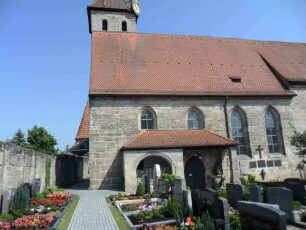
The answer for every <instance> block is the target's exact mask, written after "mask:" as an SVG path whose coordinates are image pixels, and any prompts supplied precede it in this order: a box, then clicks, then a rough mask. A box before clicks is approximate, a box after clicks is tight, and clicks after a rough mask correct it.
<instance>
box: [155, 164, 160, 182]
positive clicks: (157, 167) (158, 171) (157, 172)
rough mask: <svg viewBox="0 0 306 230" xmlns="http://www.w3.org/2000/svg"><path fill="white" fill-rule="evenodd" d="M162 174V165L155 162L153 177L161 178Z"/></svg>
mask: <svg viewBox="0 0 306 230" xmlns="http://www.w3.org/2000/svg"><path fill="white" fill-rule="evenodd" d="M160 175H161V171H160V165H159V164H155V165H154V167H153V179H156V178H159V177H160Z"/></svg>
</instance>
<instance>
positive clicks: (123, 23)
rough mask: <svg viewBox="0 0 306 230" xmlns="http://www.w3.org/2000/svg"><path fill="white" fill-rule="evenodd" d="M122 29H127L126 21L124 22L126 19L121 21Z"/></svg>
mask: <svg viewBox="0 0 306 230" xmlns="http://www.w3.org/2000/svg"><path fill="white" fill-rule="evenodd" d="M122 31H127V23H126V21H123V22H122Z"/></svg>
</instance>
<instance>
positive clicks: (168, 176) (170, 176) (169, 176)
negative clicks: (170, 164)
mask: <svg viewBox="0 0 306 230" xmlns="http://www.w3.org/2000/svg"><path fill="white" fill-rule="evenodd" d="M160 178H162V179H166V180H168V181H169V183H170V185H171V186H174V181H175V179H176V176H175V175H173V174H169V173H162V174H161V175H160Z"/></svg>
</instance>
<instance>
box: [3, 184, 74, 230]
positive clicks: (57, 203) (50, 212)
mask: <svg viewBox="0 0 306 230" xmlns="http://www.w3.org/2000/svg"><path fill="white" fill-rule="evenodd" d="M70 201H71V194H70V193H69V192H52V191H51V190H48V191H46V190H45V191H44V192H43V193H41V194H36V195H35V199H33V200H32V201H31V202H30V204H28V207H27V208H25V209H23V210H19V209H16V207H15V206H10V208H9V214H2V215H1V216H0V230H9V229H55V228H53V227H52V226H54V225H56V222H58V220H59V219H60V217H61V216H62V214H63V211H64V209H65V207H66V205H67V204H68V203H69V202H70ZM1 217H2V218H1ZM1 219H2V220H1Z"/></svg>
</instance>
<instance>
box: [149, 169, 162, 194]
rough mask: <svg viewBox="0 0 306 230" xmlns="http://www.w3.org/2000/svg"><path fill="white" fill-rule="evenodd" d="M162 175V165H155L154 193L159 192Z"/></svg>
mask: <svg viewBox="0 0 306 230" xmlns="http://www.w3.org/2000/svg"><path fill="white" fill-rule="evenodd" d="M160 175H161V170H160V165H159V164H155V165H154V167H153V191H151V192H157V190H158V188H157V186H158V178H159V177H160Z"/></svg>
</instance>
